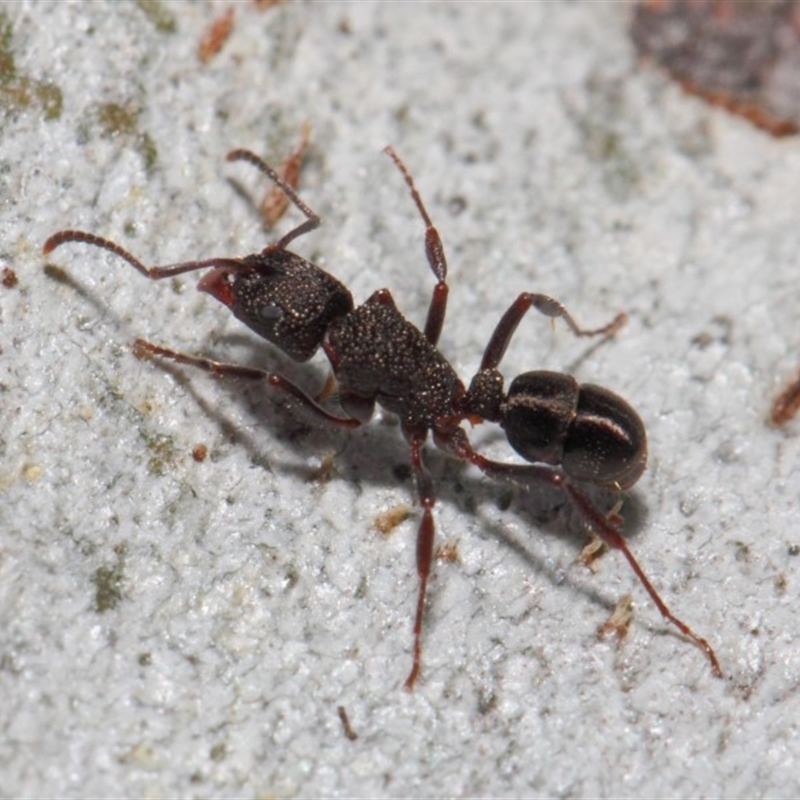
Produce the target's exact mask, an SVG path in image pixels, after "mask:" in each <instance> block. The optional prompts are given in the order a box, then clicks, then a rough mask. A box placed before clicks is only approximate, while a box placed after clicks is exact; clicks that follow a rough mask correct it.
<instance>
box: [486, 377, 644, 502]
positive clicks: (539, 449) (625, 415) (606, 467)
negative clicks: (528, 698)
mask: <svg viewBox="0 0 800 800" xmlns="http://www.w3.org/2000/svg"><path fill="white" fill-rule="evenodd" d="M501 414H502V417H501V420H500V424H501V425H502V426H503V428H504V430H505V432H506V436H507V437H508V442H509V444H510V445H511V446H512V447H513V448H514V449H515V450H516V451H517V452H518V453H519V454H520V455H521V456H522V457H523V458H525V459H526V460H528V461H544V462H546V463H548V464H558V465H560V466H561V467H562V468H563V470H564V472H565V473H566V474H567V475H568V476H569V477H571V478H574V479H575V480H577V481H587V482H590V483H595V484H599V485H601V486H617V487H619V488H620V489H627V488H629V487H631V486H633V484H634V483H636V481H637V480H639V478H640V477H641V475H642V473H643V472H644V469H645V466H646V465H647V434H646V432H645V429H644V425H643V423H642V420H641V419H640V417H639V415H638V414H637V413H636V412H635V411H634V410H633V409H632V408H631V407H630V406H629V405H628V403H626V402H625V401H624V400H623V399H622V398H621V397H618V396H617V395H615V394H614V393H613V392H610V391H609V390H608V389H604V388H603V387H601V386H594V385H592V384H583V385H579V384H578V383H577V381H575V379H574V378H572V377H571V376H570V375H563V374H561V373H558V372H544V371H539V372H526V373H524V374H522V375H520V376H519V377H517V378H515V379H514V380H513V381H512V382H511V386H509V389H508V394H507V395H506V399H505V402H504V403H503V404H502V407H501Z"/></svg>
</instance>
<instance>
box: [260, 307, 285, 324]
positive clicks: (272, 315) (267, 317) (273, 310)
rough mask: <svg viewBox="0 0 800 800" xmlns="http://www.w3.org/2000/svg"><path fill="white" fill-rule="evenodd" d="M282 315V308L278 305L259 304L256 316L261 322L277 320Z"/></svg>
mask: <svg viewBox="0 0 800 800" xmlns="http://www.w3.org/2000/svg"><path fill="white" fill-rule="evenodd" d="M282 317H283V310H282V309H281V308H279V307H278V306H261V308H259V309H258V318H259V319H260V320H261V321H262V322H268V323H271V322H278V320H280V319H281V318H282Z"/></svg>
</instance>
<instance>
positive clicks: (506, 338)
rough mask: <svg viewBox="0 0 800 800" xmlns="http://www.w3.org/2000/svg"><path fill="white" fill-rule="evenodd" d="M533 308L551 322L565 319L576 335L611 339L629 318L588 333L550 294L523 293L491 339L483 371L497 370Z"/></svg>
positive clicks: (615, 318) (486, 351) (614, 321)
mask: <svg viewBox="0 0 800 800" xmlns="http://www.w3.org/2000/svg"><path fill="white" fill-rule="evenodd" d="M531 307H533V308H535V309H536V310H537V311H538V312H539V313H541V314H544V315H545V316H546V317H550V318H551V319H557V318H559V317H561V319H563V320H564V321H565V322H566V323H567V325H569V328H570V330H571V331H572V332H573V333H574V334H575V336H611V335H612V334H614V333H616V332H617V331H618V330H619V329H620V328H621V327H622V326H623V325H624V324H625V322H626V321H627V319H628V316H627V314H624V313H620V314H617V316H616V317H614V319H612V320H611V322H609V323H608V324H607V325H603V327H602V328H594V329H593V330H585V329H583V328H581V327H580V326H579V325H578V324H577V323H576V322H575V320H574V319H573V318H572V316H571V315H570V313H569V312H568V311H567V309H566V308H565V307H564V306H563V305H562V304H561V303H559V302H558V300H554V299H553V298H552V297H548V296H547V295H546V294H531V293H530V292H523V293H522V294H521V295H520V296H519V297H518V298H517V299H516V300H515V301H514V302H513V303H512V304H511V306H510V307H509V309H508V311H506V313H505V314H503V316H502V317H501V318H500V322H498V323H497V327H496V328H495V329H494V333H493V334H492V338H491V339H490V340H489V344H488V345H487V346H486V350H485V351H484V354H483V361H482V362H481V369H495V368H496V367H497V365H498V364H499V363H500V361H501V360H502V359H503V356H504V355H505V353H506V348H507V347H508V344H509V342H510V341H511V337H512V336H513V335H514V332H515V331H516V330H517V326H518V325H519V323H520V322H521V321H522V318H523V317H524V316H525V314H526V313H527V312H528V310H529V309H530V308H531Z"/></svg>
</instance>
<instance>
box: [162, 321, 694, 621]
mask: <svg viewBox="0 0 800 800" xmlns="http://www.w3.org/2000/svg"><path fill="white" fill-rule="evenodd" d="M217 344H222V345H225V349H228V348H229V347H231V346H234V347H235V348H236V349H237V350H239V351H241V350H242V348H245V349H247V348H249V349H250V354H249V356H248V357H246V358H245V359H244V360H242V361H237V363H238V364H240V365H241V366H245V367H253V368H256V369H264V368H265V362H266V363H267V364H268V365H269V368H270V369H271V370H274V371H277V372H279V373H280V374H281V375H284V376H285V377H287V378H289V379H290V380H292V381H293V382H296V383H297V384H298V385H299V386H301V387H302V388H303V389H305V390H308V391H309V393H310V394H312V395H313V388H314V387H320V388H321V387H322V386H324V384H325V381H326V374H327V373H326V371H325V370H324V369H323V368H321V366H320V365H318V364H308V363H304V364H298V363H297V362H294V361H292V360H291V359H289V358H288V357H286V356H284V355H283V354H282V353H280V352H278V351H275V350H274V349H273V348H270V347H269V345H266V346H262V345H261V344H260V343H259V342H256V341H254V340H253V339H252V338H251V337H250V336H249V335H247V334H230V335H225V336H222V337H220V338H219V339H217ZM594 347H596V345H592V348H594ZM203 355H208V354H207V353H205V352H204V353H203ZM209 357H214V356H213V355H212V356H209ZM158 368H159V369H162V370H163V371H164V372H166V373H168V374H169V375H170V376H172V378H173V379H174V380H175V381H176V382H177V383H178V384H179V385H180V386H181V388H182V389H183V390H184V391H186V392H187V393H188V394H189V395H191V397H192V398H193V400H194V402H196V403H197V405H198V407H199V409H200V410H201V412H202V413H203V414H204V415H205V416H207V417H208V418H209V419H212V420H214V422H215V424H216V425H218V426H219V429H220V431H221V432H222V433H223V434H224V436H225V437H226V439H228V441H230V442H232V443H235V444H236V445H237V446H239V447H242V448H243V449H244V450H245V452H246V453H247V454H248V457H249V459H250V461H251V462H252V463H253V464H257V465H261V466H264V465H266V464H268V465H269V469H270V470H271V471H275V470H280V471H281V472H282V473H283V474H290V475H292V474H293V475H295V476H296V477H297V478H298V480H300V481H302V482H306V483H308V482H311V481H312V480H313V474H312V473H313V469H312V468H309V466H308V464H307V463H306V462H305V461H301V460H294V459H292V460H287V459H279V458H277V457H276V456H275V455H274V453H271V452H269V451H268V450H267V451H265V437H264V435H263V434H262V431H267V434H266V435H267V437H268V438H278V439H282V440H284V441H288V442H290V443H291V447H292V449H293V451H294V452H296V453H297V454H298V456H302V457H305V458H307V457H309V456H314V455H319V454H320V453H321V452H331V451H333V452H334V454H335V478H334V480H337V481H343V482H347V483H352V484H354V485H364V484H368V485H370V486H373V487H380V488H383V489H393V490H397V491H403V492H405V493H406V494H407V496H408V497H410V498H411V500H412V501H413V503H414V505H415V508H417V509H418V505H417V504H416V501H417V498H416V489H415V486H414V481H413V472H412V469H411V461H410V452H409V445H408V443H407V442H406V440H405V439H404V438H403V436H402V433H401V432H400V427H399V424H397V423H396V418H395V417H394V416H393V415H391V414H389V413H388V412H381V411H380V410H379V411H378V414H376V417H375V418H373V420H372V421H371V422H369V423H367V424H366V425H364V426H362V427H360V428H357V429H337V428H335V427H334V426H332V425H331V426H328V425H324V424H321V423H320V422H319V421H318V420H317V419H315V418H313V419H312V418H311V416H310V414H308V412H306V411H304V409H303V408H302V407H301V406H299V405H298V404H296V403H295V402H292V401H291V399H288V398H287V397H286V396H285V395H283V394H282V393H281V394H276V393H274V392H271V391H270V390H269V388H268V387H267V385H266V384H265V383H263V382H250V381H245V380H237V379H230V378H218V379H216V380H218V381H219V382H220V384H221V385H223V386H226V387H228V390H227V392H226V394H228V395H229V397H230V400H231V402H234V403H237V404H239V407H240V412H242V413H244V414H247V415H248V416H250V417H251V418H252V420H253V424H252V425H250V424H248V425H247V426H246V427H244V428H243V427H242V426H241V425H237V424H236V423H235V422H234V421H233V418H232V417H231V416H229V415H227V414H226V413H225V412H224V411H223V410H221V409H220V408H219V407H218V406H216V405H215V404H213V403H211V402H209V401H208V400H207V399H206V397H205V396H204V394H203V393H202V390H201V389H200V382H201V381H205V380H209V379H212V380H214V378H211V376H208V375H202V374H201V373H200V371H199V370H190V369H187V368H186V367H181V366H179V365H177V364H174V363H172V362H168V361H159V362H158ZM198 378H200V379H201V380H200V381H198ZM326 407H332V408H333V409H334V410H335V408H336V406H335V404H333V405H332V406H331V404H328V405H327V406H326ZM250 431H254V432H252V433H251V432H250ZM495 438H496V439H498V440H501V439H502V441H503V442H505V437H504V436H503V435H502V433H501V432H500V431H499V429H498V430H497V431H496V432H495V433H493V434H490V435H489V436H482V437H481V445H482V446H485V445H486V444H492V443H493V442H492V439H495ZM478 449H482V447H481V446H479V447H478ZM508 453H509V455H512V456H513V455H514V454H513V452H512V451H511V448H510V447H509V448H508ZM376 454H380V455H379V456H376ZM424 462H425V465H426V467H427V469H428V471H429V472H430V474H431V477H432V480H433V483H434V487H435V497H436V503H437V506H441V505H448V506H450V507H452V508H456V509H458V511H459V512H460V513H462V514H463V515H464V516H465V517H469V516H472V517H473V518H477V519H479V520H480V528H481V530H482V531H483V533H484V534H485V535H487V536H488V537H490V538H494V539H496V540H497V541H499V542H502V543H503V545H504V546H506V547H508V548H509V549H510V550H511V551H512V552H514V553H515V555H516V556H517V557H518V558H519V559H520V560H521V561H522V562H524V563H525V564H526V565H527V566H528V567H530V568H531V570H532V571H535V572H536V573H537V574H539V575H542V576H544V577H546V579H547V580H548V581H549V582H550V584H551V585H552V586H553V587H554V588H558V589H559V590H562V591H563V590H564V589H565V586H566V587H569V588H571V589H572V590H573V591H574V592H576V593H579V594H582V595H583V596H585V597H586V598H587V599H589V600H590V601H591V602H592V603H593V604H596V605H598V606H600V607H602V608H604V609H606V610H607V611H608V612H609V613H610V612H611V611H613V609H614V608H615V606H616V603H617V600H618V598H616V599H613V598H612V597H611V596H609V595H608V594H606V593H603V592H602V591H601V590H599V589H595V588H592V587H590V586H587V585H586V584H585V581H583V580H582V579H580V578H574V577H570V575H569V574H565V572H564V570H563V569H560V568H554V567H553V566H552V565H548V564H547V562H546V560H545V559H544V557H542V556H540V555H538V554H537V552H536V550H535V549H534V548H533V547H531V546H530V545H529V544H528V543H527V542H526V537H527V535H529V534H530V535H540V534H545V535H548V536H558V537H559V538H561V539H567V540H569V541H570V543H571V544H572V545H573V546H574V547H575V552H576V559H577V557H578V555H579V554H580V552H581V550H582V548H583V547H584V546H585V545H586V544H588V541H589V539H588V534H587V533H586V530H585V527H584V525H583V524H582V523H581V522H580V518H579V515H578V513H577V511H573V510H572V505H571V503H570V501H569V500H568V499H567V498H566V497H565V496H564V494H563V493H562V492H560V491H559V490H558V489H555V488H553V487H552V486H550V485H549V484H541V483H529V484H528V485H524V486H523V485H519V484H518V483H514V484H512V483H510V482H505V481H493V480H492V479H490V478H489V477H487V476H486V475H483V474H482V473H481V472H480V471H479V470H477V469H476V468H474V467H473V466H472V465H470V464H468V463H466V462H463V461H459V460H456V459H454V458H452V457H451V456H448V455H447V454H446V453H444V452H443V451H441V450H438V449H437V448H436V447H435V446H434V445H433V444H432V443H430V441H429V443H428V446H426V448H425V449H424ZM522 463H525V462H522ZM582 488H583V491H585V492H586V494H587V495H588V496H589V497H590V498H591V500H592V502H593V503H595V504H596V505H597V506H598V508H599V509H600V510H601V511H603V512H607V511H610V510H611V509H612V508H613V507H614V506H615V504H616V503H617V502H618V500H619V498H620V494H619V493H618V492H613V491H610V490H603V489H598V488H597V487H587V486H583V487H582ZM501 491H502V492H504V493H505V494H503V495H501V499H500V500H499V499H498V495H499V493H500V492H501ZM507 494H510V495H511V497H512V498H513V499H512V500H511V502H510V503H505V502H504V501H503V500H502V498H503V497H505V496H506V495H507ZM506 506H508V507H506ZM491 508H496V509H499V510H500V509H501V514H499V515H497V516H493V515H492V513H491V511H488V510H487V511H484V510H483V509H491ZM509 511H513V512H514V513H515V514H516V516H517V517H518V520H519V526H518V527H516V526H514V525H513V524H512V525H509V524H508V522H507V521H506V522H504V521H503V520H502V519H500V518H499V517H500V516H503V517H505V515H507V514H508V512H509ZM435 513H436V510H435V509H434V514H435ZM647 516H648V513H647V508H646V506H645V505H644V503H643V502H642V500H641V499H640V497H639V496H638V493H637V491H636V490H634V491H628V492H626V494H625V513H624V526H623V530H622V533H623V535H624V536H625V538H626V540H630V539H631V538H633V537H636V536H637V535H638V534H639V533H640V532H641V530H642V528H643V527H644V524H645V521H646V519H647ZM413 518H415V519H417V520H418V516H417V515H414V517H413ZM411 525H412V530H413V536H414V537H416V525H415V523H414V522H412V523H411ZM442 534H444V535H445V536H448V535H449V536H452V534H453V532H452V531H448V530H443V529H442V528H441V525H440V524H439V525H437V535H438V536H440V537H441V536H442ZM411 544H412V546H413V541H412V543H411ZM609 555H610V554H609ZM635 584H638V581H637V580H636V579H635V576H634V580H633V582H632V585H635ZM650 627H652V630H654V631H656V630H658V631H661V630H663V628H662V627H659V625H658V623H655V622H654V623H653V624H652V626H650ZM669 632H670V633H672V631H669ZM676 635H678V636H680V634H676Z"/></svg>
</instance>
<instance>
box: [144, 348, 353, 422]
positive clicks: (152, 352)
mask: <svg viewBox="0 0 800 800" xmlns="http://www.w3.org/2000/svg"><path fill="white" fill-rule="evenodd" d="M133 354H134V355H135V356H136V357H137V358H141V359H145V358H168V359H170V360H172V361H175V362H177V363H178V364H187V365H188V366H190V367H197V368H198V369H202V370H205V371H206V372H210V373H211V374H212V375H216V376H217V377H220V378H243V379H245V380H251V381H264V382H265V383H266V384H267V385H268V386H269V387H270V388H271V389H274V390H276V391H278V392H281V393H283V394H284V395H286V396H287V397H288V398H289V400H290V401H294V402H295V403H296V404H298V405H299V406H300V407H301V408H302V409H303V410H304V411H305V412H307V413H309V414H310V415H311V417H312V418H314V419H315V420H317V421H318V422H322V423H325V424H330V425H335V426H337V427H341V428H357V427H358V426H359V425H361V422H360V421H359V420H357V419H353V418H352V417H337V416H336V415H335V414H331V413H330V412H329V411H326V410H325V409H324V408H322V406H320V405H319V404H318V403H316V402H315V401H314V400H313V399H312V398H311V397H309V396H308V395H307V394H306V393H305V392H304V391H303V390H302V389H301V388H300V387H299V386H297V385H296V384H294V383H292V382H291V381H290V380H289V379H288V378H284V377H283V375H281V374H279V373H277V372H267V371H266V370H263V369H255V368H253V367H243V366H241V365H239V364H224V363H221V362H219V361H213V360H211V359H210V358H202V357H200V356H191V355H187V354H186V353H180V352H178V351H177V350H170V349H168V348H166V347H160V346H159V345H157V344H152V343H151V342H147V341H145V340H144V339H137V340H136V341H135V342H134V343H133Z"/></svg>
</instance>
